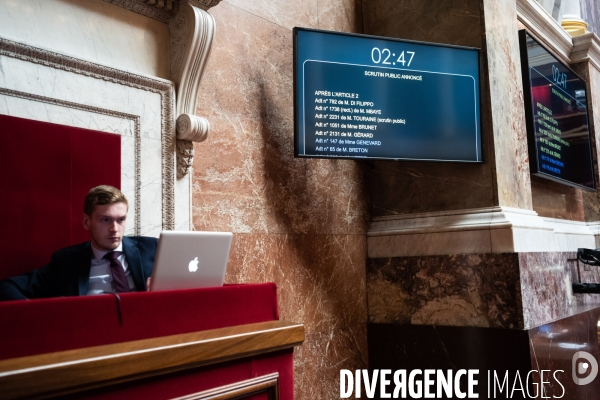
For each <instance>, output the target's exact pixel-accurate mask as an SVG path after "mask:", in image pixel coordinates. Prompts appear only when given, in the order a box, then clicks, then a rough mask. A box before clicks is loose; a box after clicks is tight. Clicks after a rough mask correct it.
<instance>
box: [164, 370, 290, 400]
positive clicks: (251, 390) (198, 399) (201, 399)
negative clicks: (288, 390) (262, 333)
mask: <svg viewBox="0 0 600 400" xmlns="http://www.w3.org/2000/svg"><path fill="white" fill-rule="evenodd" d="M262 392H267V395H268V396H269V400H279V374H278V373H277V372H275V373H273V374H269V375H263V376H259V377H257V378H253V379H248V380H245V381H242V382H236V383H232V384H231V385H225V386H219V387H218V388H214V389H210V390H203V391H202V392H198V393H193V394H188V395H187V396H183V397H177V398H174V399H171V400H229V399H242V398H244V397H249V396H253V395H255V394H259V393H262Z"/></svg>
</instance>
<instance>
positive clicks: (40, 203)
mask: <svg viewBox="0 0 600 400" xmlns="http://www.w3.org/2000/svg"><path fill="white" fill-rule="evenodd" d="M0 151H1V152H2V154H1V156H0V169H1V171H2V172H1V173H0V188H1V189H2V201H1V202H0V204H2V205H3V207H2V211H3V213H2V214H3V219H4V221H3V224H2V225H3V229H2V245H1V246H0V279H2V278H7V277H11V276H14V275H18V274H22V273H24V272H27V271H29V270H31V269H34V268H39V267H41V266H42V265H44V264H46V263H47V262H48V261H49V260H50V255H51V254H52V253H53V252H54V251H56V250H58V249H60V248H62V247H65V246H68V245H71V244H75V243H79V242H83V241H86V240H89V235H88V234H87V232H86V231H85V230H84V229H83V227H82V225H81V219H82V213H83V199H84V197H85V195H86V194H87V192H88V191H89V190H90V188H92V187H94V186H97V185H101V184H108V185H113V186H115V187H120V186H121V137H120V135H116V134H110V133H103V132H97V131H92V130H87V129H80V128H72V127H68V126H63V125H56V124H50V123H46V122H39V121H33V120H28V119H23V118H15V117H10V116H6V115H0Z"/></svg>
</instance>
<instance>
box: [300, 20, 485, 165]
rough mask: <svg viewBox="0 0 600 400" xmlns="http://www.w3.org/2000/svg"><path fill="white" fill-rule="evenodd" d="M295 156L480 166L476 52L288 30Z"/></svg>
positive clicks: (437, 45)
mask: <svg viewBox="0 0 600 400" xmlns="http://www.w3.org/2000/svg"><path fill="white" fill-rule="evenodd" d="M294 113H295V148H294V151H295V156H296V157H319V158H371V159H389V160H424V161H453V162H470V163H477V162H482V156H481V153H482V152H481V122H480V92H479V49H475V48H467V47H456V46H448V45H439V44H433V43H421V42H414V41H407V40H397V39H390V38H383V37H375V36H366V35H354V34H345V33H338V32H328V31H319V30H312V29H303V28H294Z"/></svg>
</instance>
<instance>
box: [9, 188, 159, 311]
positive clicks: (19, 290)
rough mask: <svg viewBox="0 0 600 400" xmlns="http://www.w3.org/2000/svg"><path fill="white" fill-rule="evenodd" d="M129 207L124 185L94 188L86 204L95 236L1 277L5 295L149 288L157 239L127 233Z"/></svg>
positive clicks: (18, 296) (88, 223)
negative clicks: (41, 263)
mask: <svg viewBox="0 0 600 400" xmlns="http://www.w3.org/2000/svg"><path fill="white" fill-rule="evenodd" d="M127 209H128V204H127V198H126V197H125V195H124V194H123V193H121V191H120V190H119V189H117V188H114V187H112V186H108V185H102V186H97V187H95V188H93V189H91V190H90V192H89V193H88V194H87V196H86V198H85V202H84V207H83V211H84V213H83V227H84V228H85V229H86V230H87V231H89V233H90V239H91V240H90V241H89V242H85V243H80V244H76V245H74V246H70V247H66V248H64V249H61V250H58V251H56V252H55V253H54V254H53V255H52V258H51V261H50V263H49V264H46V265H45V266H43V267H42V268H39V269H36V270H33V271H30V272H28V273H27V274H24V275H20V276H17V277H14V278H11V279H6V280H2V281H0V300H20V299H35V298H45V297H59V296H82V295H93V294H102V293H118V292H129V291H145V290H146V289H147V287H148V285H149V281H150V276H151V275H152V268H153V266H154V256H155V253H156V247H157V244H158V240H157V239H156V238H151V237H143V236H132V237H124V236H123V234H124V233H125V221H126V218H127Z"/></svg>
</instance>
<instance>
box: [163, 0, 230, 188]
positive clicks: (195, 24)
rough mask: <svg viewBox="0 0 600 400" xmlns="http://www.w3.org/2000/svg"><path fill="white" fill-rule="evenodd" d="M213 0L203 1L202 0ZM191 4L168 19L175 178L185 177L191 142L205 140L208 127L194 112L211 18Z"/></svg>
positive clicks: (210, 34)
mask: <svg viewBox="0 0 600 400" xmlns="http://www.w3.org/2000/svg"><path fill="white" fill-rule="evenodd" d="M214 2H215V1H208V0H207V1H205V2H204V3H206V4H208V3H214ZM195 3H197V1H194V2H186V3H182V4H180V7H179V12H178V13H177V15H176V16H175V17H174V18H173V19H172V20H171V21H170V22H169V31H170V35H171V42H170V44H171V46H170V50H171V79H172V80H173V82H175V85H176V87H177V105H176V107H177V115H178V117H177V146H176V148H177V178H178V179H180V178H182V177H183V176H185V175H186V174H187V173H188V171H189V168H190V167H191V165H192V162H193V157H194V147H193V144H192V143H191V142H201V141H203V140H205V139H206V137H207V136H208V132H209V130H210V124H209V122H208V120H207V119H206V118H204V117H200V116H197V115H195V114H196V102H197V99H198V87H199V86H200V81H201V79H202V74H203V72H204V68H205V67H206V61H207V60H208V57H209V55H210V50H211V46H212V42H213V39H214V36H215V20H214V18H213V16H212V15H210V14H209V13H208V12H206V11H204V10H203V9H201V8H198V7H195V6H194V5H192V4H195ZM216 3H218V1H217V2H216ZM180 142H188V143H180Z"/></svg>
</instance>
